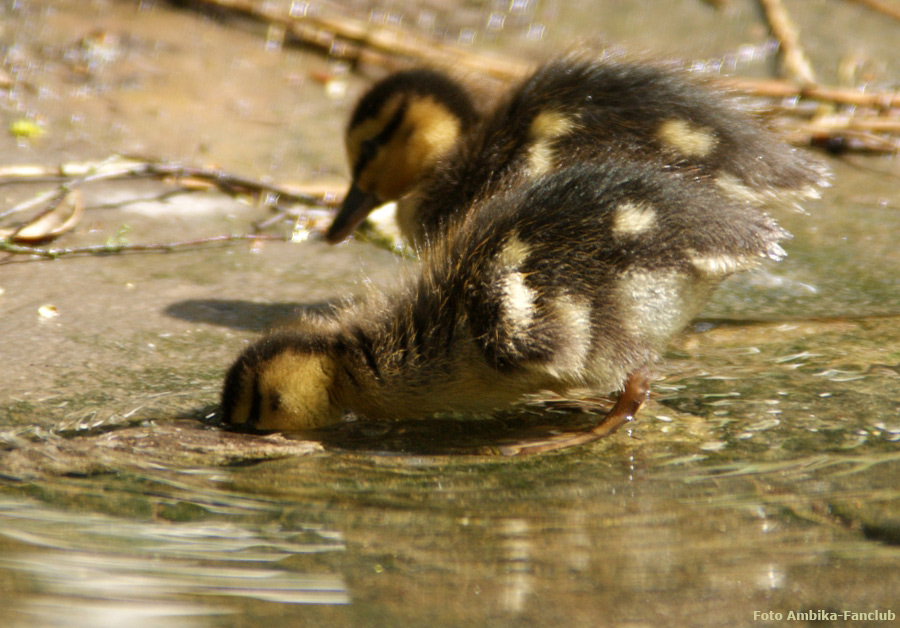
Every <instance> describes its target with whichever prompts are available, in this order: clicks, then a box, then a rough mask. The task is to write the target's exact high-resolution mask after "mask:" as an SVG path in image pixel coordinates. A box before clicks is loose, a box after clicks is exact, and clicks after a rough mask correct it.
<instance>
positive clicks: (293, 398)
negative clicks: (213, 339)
mask: <svg viewBox="0 0 900 628" xmlns="http://www.w3.org/2000/svg"><path fill="white" fill-rule="evenodd" d="M336 372H337V365H336V362H335V360H334V358H333V357H332V356H330V355H329V354H328V353H327V351H326V350H324V349H323V348H322V347H316V346H312V345H311V344H310V343H309V342H308V341H306V339H305V338H301V337H298V336H296V335H292V334H281V335H274V336H269V337H267V338H264V339H263V340H261V341H260V342H258V343H256V344H254V345H253V346H251V347H250V348H249V349H247V350H246V351H245V352H244V353H243V354H242V355H241V356H240V357H239V358H238V359H237V361H236V362H235V363H234V364H233V365H232V367H231V369H230V370H229V371H228V375H227V376H226V378H225V387H224V389H223V390H222V419H223V421H224V422H225V423H227V424H229V425H232V426H234V427H237V428H240V429H243V430H249V431H257V430H258V431H275V430H278V431H304V430H309V429H314V428H317V427H323V426H325V425H330V424H332V423H337V422H338V421H340V420H341V416H342V414H343V409H342V408H340V407H339V406H338V405H337V404H336V403H335V396H334V388H335V373H336Z"/></svg>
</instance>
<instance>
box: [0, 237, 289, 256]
mask: <svg viewBox="0 0 900 628" xmlns="http://www.w3.org/2000/svg"><path fill="white" fill-rule="evenodd" d="M240 240H251V241H257V240H275V241H278V242H287V241H288V238H285V237H283V236H276V235H270V234H248V233H243V234H237V235H218V236H211V237H208V238H196V239H194V240H183V241H181V242H166V243H155V244H127V243H108V244H96V245H92V246H76V247H61V248H52V249H50V248H43V247H35V246H24V245H21V244H13V243H12V242H10V241H9V240H0V251H2V252H5V253H9V254H11V255H34V256H37V257H42V258H45V259H58V258H60V257H72V256H85V255H111V254H114V253H129V252H148V251H150V252H170V251H175V250H177V249H183V248H190V247H198V246H204V245H207V244H216V243H220V242H237V241H240ZM6 263H9V259H7V260H2V261H0V264H6Z"/></svg>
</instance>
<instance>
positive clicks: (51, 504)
mask: <svg viewBox="0 0 900 628" xmlns="http://www.w3.org/2000/svg"><path fill="white" fill-rule="evenodd" d="M727 4H728V7H729V8H727V9H726V10H724V11H716V10H715V9H713V8H712V6H711V3H704V2H695V1H692V0H691V1H689V0H684V1H683V2H677V3H671V8H670V9H669V10H667V11H666V12H662V11H658V10H657V9H658V4H657V3H653V2H615V3H603V5H602V7H597V6H595V5H594V4H588V3H554V2H545V3H540V4H538V3H531V2H513V3H511V4H508V3H468V4H465V5H464V6H463V7H462V9H460V10H451V8H448V7H447V6H444V5H441V4H440V3H422V4H421V5H406V6H404V8H403V10H402V11H401V10H400V9H398V8H397V7H396V6H394V5H384V6H381V5H379V6H374V5H369V4H367V3H363V2H358V3H347V4H346V5H345V7H344V10H343V11H344V13H346V14H349V15H351V16H355V17H358V18H361V19H366V18H367V16H368V17H370V18H371V19H372V20H375V21H387V22H390V21H392V20H395V19H398V18H402V21H404V22H405V23H407V24H414V25H415V26H416V27H417V28H420V29H422V30H424V31H429V32H435V33H438V34H440V35H442V36H444V37H445V38H447V39H449V40H457V41H459V40H461V41H467V40H468V39H470V38H471V37H473V36H474V40H475V44H473V45H474V46H475V47H476V48H479V49H481V48H490V49H495V50H503V51H507V52H510V53H513V54H516V55H519V56H524V57H529V58H531V57H541V56H545V55H546V54H549V53H550V52H552V51H553V50H555V49H557V48H558V47H559V46H560V45H568V43H569V42H571V41H573V40H574V39H577V38H586V37H595V36H597V35H600V34H602V35H603V36H604V38H605V39H606V40H607V41H609V42H615V43H625V44H627V45H628V46H629V47H631V48H633V49H636V50H638V51H640V52H642V53H644V52H650V53H654V52H655V53H656V54H665V55H670V54H674V55H680V56H687V57H691V58H696V59H715V58H723V59H725V60H726V66H727V65H728V64H731V66H733V67H734V68H735V69H736V70H737V71H738V73H740V74H743V75H766V74H768V73H769V72H770V70H771V67H772V66H773V64H774V61H773V58H772V56H771V46H768V45H767V44H766V38H765V29H764V28H763V27H761V26H760V22H759V20H758V14H757V9H756V8H755V6H756V5H755V3H752V2H749V1H748V2H741V1H738V0H734V1H732V2H730V3H727ZM787 4H788V7H789V8H790V9H791V10H792V11H793V13H794V16H795V19H796V21H797V23H798V24H799V25H800V26H801V27H802V28H803V35H804V43H805V44H806V45H807V47H808V49H809V51H810V53H811V56H812V57H813V61H814V63H815V64H816V67H817V69H818V70H819V72H820V74H821V75H822V77H823V80H825V81H827V82H838V81H839V75H840V73H839V71H838V69H839V66H840V65H841V63H842V62H847V63H849V61H848V60H852V61H853V63H855V64H856V66H855V67H858V68H859V72H860V73H862V74H864V75H865V76H866V77H868V79H867V80H870V81H871V82H872V83H873V85H878V86H894V87H896V85H897V82H898V80H900V77H898V76H897V75H896V69H897V67H900V65H898V61H900V58H898V57H900V52H898V50H897V48H896V46H895V44H894V42H895V41H896V38H897V34H898V31H900V24H895V23H892V22H890V21H889V20H887V19H886V18H883V17H877V16H875V15H874V14H872V13H871V12H869V11H868V10H866V9H864V8H861V7H859V6H857V5H855V4H853V3H844V2H834V1H824V0H823V1H821V2H818V1H817V2H808V3H799V2H793V3H790V2H789V3H787ZM288 5H289V3H272V6H284V7H287V6H288ZM331 6H332V5H327V6H325V7H324V8H323V10H328V8H329V7H331ZM373 7H374V8H373ZM457 9H458V7H457ZM0 12H2V16H3V19H4V22H3V24H4V25H3V30H2V31H0V42H2V45H3V51H4V54H5V66H4V68H5V69H6V70H7V71H8V72H10V73H11V74H12V75H13V76H14V78H15V81H14V82H13V84H12V86H11V87H9V88H7V89H6V93H7V99H6V100H5V101H4V102H3V103H2V108H0V112H2V114H3V120H4V124H7V125H8V124H9V123H10V122H11V121H12V120H14V119H17V118H20V117H28V118H32V119H34V120H37V121H39V122H40V124H41V125H43V127H44V128H45V129H46V134H45V135H44V136H43V137H41V138H39V139H37V140H35V141H25V140H19V141H16V140H14V139H13V138H11V137H8V136H5V135H4V136H3V137H2V138H0V163H2V164H23V163H37V164H44V165H56V164H60V163H65V162H71V161H88V160H99V159H104V158H106V157H107V156H109V155H111V154H113V153H117V152H118V153H126V154H127V153H140V154H149V155H153V156H158V157H161V158H165V159H173V160H185V161H187V162H190V163H195V164H206V163H210V164H215V165H218V166H220V167H222V168H223V169H225V170H228V171H230V172H236V173H241V174H245V175H247V176H253V177H271V178H272V180H274V181H276V182H279V183H293V182H296V183H309V182H313V183H321V182H323V181H324V182H327V183H329V184H334V185H336V186H338V187H340V185H342V181H343V176H344V171H345V170H344V168H345V167H344V165H343V155H342V149H341V148H340V142H339V137H340V134H341V131H342V127H343V123H344V122H343V121H344V118H345V116H346V115H347V110H348V108H349V107H350V106H352V103H353V99H354V98H355V97H356V95H357V94H358V93H359V91H360V90H361V89H364V86H365V85H366V79H365V77H364V76H363V75H365V74H374V70H372V69H371V68H367V67H364V68H362V69H363V70H364V72H363V73H362V74H363V75H357V74H350V75H348V77H347V79H346V81H347V93H346V94H343V95H342V94H341V93H338V92H332V93H331V95H329V93H328V92H327V91H326V89H325V88H324V86H323V85H322V84H321V83H320V82H318V81H317V80H315V76H317V75H318V74H319V73H323V72H326V73H332V74H334V73H340V72H341V69H340V67H339V66H338V65H337V64H336V63H335V62H333V61H329V60H328V59H327V58H325V57H324V56H321V55H319V54H318V53H316V52H314V51H308V50H302V49H297V48H293V47H280V46H278V45H275V43H277V42H276V41H275V40H274V39H273V34H272V33H271V32H267V31H266V30H265V29H264V28H261V27H259V26H258V25H256V24H254V23H253V22H251V21H248V20H243V19H233V18H230V17H228V16H227V15H224V14H217V13H215V12H212V13H208V14H207V13H203V12H192V11H187V10H176V9H174V8H173V7H172V6H170V5H169V4H167V3H164V2H147V1H145V2H125V1H121V2H109V1H97V2H80V1H76V0H69V1H66V0H57V1H54V2H51V1H49V0H45V1H43V2H42V1H25V2H22V1H19V2H11V1H10V2H2V3H0ZM501 18H502V20H501ZM501 22H502V28H500V27H498V24H500V23H501ZM101 32H103V33H106V35H104V36H101V35H100V34H99V33H101ZM561 42H564V44H563V43H561ZM844 65H846V63H845V64H844ZM830 161H831V165H832V168H833V169H834V172H835V177H834V186H833V188H832V189H830V190H828V191H827V193H826V195H825V198H824V199H823V200H822V201H819V202H815V203H810V204H808V206H807V210H808V211H807V213H800V212H793V211H791V210H783V211H780V212H779V213H778V215H777V217H778V219H779V221H780V222H781V223H782V224H783V225H784V226H785V227H786V228H788V229H789V230H790V231H791V232H792V233H793V234H794V239H793V240H792V241H790V242H788V243H787V246H786V248H787V249H788V252H789V257H788V259H787V260H785V261H784V262H783V263H781V264H778V265H777V266H770V267H768V268H766V269H765V270H763V271H760V272H758V273H754V274H751V275H747V276H743V277H739V278H736V279H733V280H730V281H729V282H727V283H726V284H725V285H724V286H723V287H722V288H721V289H720V290H719V292H718V293H717V295H716V297H715V298H714V300H713V302H712V303H710V305H709V306H708V307H707V308H706V309H705V310H704V312H703V313H702V314H701V317H700V319H698V321H696V322H695V324H694V325H693V326H692V328H691V329H690V330H688V332H687V333H686V334H685V335H684V336H683V337H682V338H680V339H679V340H678V341H677V342H676V343H674V344H673V346H672V347H671V349H670V351H669V353H668V355H667V356H666V358H667V359H666V362H665V365H664V367H663V369H662V370H661V372H660V374H659V375H660V378H659V380H658V381H656V382H655V383H654V395H653V398H652V400H651V402H650V403H649V404H648V406H647V407H646V408H644V410H642V412H641V414H640V416H639V418H638V420H637V421H636V422H635V423H633V424H632V425H630V426H629V429H628V430H623V431H621V432H619V433H618V434H616V435H615V436H613V437H611V438H609V439H606V440H604V441H601V442H598V443H595V444H591V445H588V446H584V447H578V448H573V449H567V450H563V451H560V452H556V453H551V454H546V455H535V456H524V457H514V458H506V457H503V456H497V455H486V454H483V453H479V452H482V451H484V447H483V445H484V444H485V442H486V441H485V439H487V440H488V441H489V440H490V438H498V435H501V436H504V435H505V436H508V435H509V434H510V433H512V434H513V435H515V434H516V433H517V432H515V430H516V429H519V430H521V429H523V428H522V427H521V426H519V427H516V426H515V422H516V421H515V419H511V418H510V417H506V420H500V421H497V422H494V423H488V424H486V425H481V424H478V425H477V427H476V426H473V424H469V425H466V424H460V423H458V422H456V423H454V422H446V423H437V422H436V423H433V424H423V423H411V424H407V425H404V426H402V428H401V429H398V430H394V431H393V432H390V433H379V432H377V431H366V430H364V429H359V430H356V431H354V430H355V429H356V428H354V427H353V426H351V427H349V428H348V430H349V431H350V434H349V436H350V438H347V434H343V435H340V434H339V435H337V436H336V437H335V438H334V439H331V440H329V439H326V440H325V441H324V442H323V443H322V444H319V443H310V442H306V441H299V440H292V439H289V438H285V437H280V436H269V437H259V436H247V435H240V434H230V433H225V432H222V431H220V430H216V429H212V428H209V427H207V426H206V425H205V424H204V423H203V422H201V421H200V420H199V419H202V418H203V417H204V416H206V415H207V414H209V413H210V412H212V411H213V410H214V406H215V403H216V400H217V396H218V391H219V388H220V385H221V377H222V375H223V372H224V369H225V367H226V366H227V365H228V363H229V360H231V359H232V358H233V357H234V355H235V354H236V353H237V352H238V351H239V350H240V348H241V347H242V346H244V343H245V342H247V341H249V340H250V339H252V338H254V337H255V336H256V335H257V334H258V333H259V332H260V331H261V330H263V329H264V328H265V327H266V326H267V325H269V324H271V323H273V322H275V321H277V320H279V319H283V318H285V317H289V316H290V315H291V314H292V312H294V311H296V310H297V309H298V308H300V307H306V306H316V305H321V304H323V303H326V302H328V301H329V300H331V299H334V298H335V297H339V296H342V295H344V294H346V293H349V292H354V291H360V290H362V289H364V286H365V285H366V284H367V283H374V284H376V285H379V284H381V283H384V282H389V281H391V280H392V279H393V277H395V276H396V275H397V274H398V273H400V272H402V270H403V268H404V267H405V266H407V265H408V264H409V262H408V261H404V260H401V259H399V258H397V257H395V256H393V255H391V254H390V253H388V252H386V251H383V250H380V249H378V248H376V247H373V246H371V245H367V244H365V243H361V242H353V243H350V244H347V245H344V246H340V247H336V248H330V247H327V246H326V245H324V244H322V243H319V242H315V241H307V242H303V243H299V244H287V243H277V242H267V243H261V244H260V243H257V244H255V245H248V244H237V245H230V246H221V247H211V248H204V249H195V250H189V251H182V252H178V253H170V254H143V255H119V256H109V257H90V258H70V259H61V260H58V261H55V262H46V261H30V260H17V261H15V262H13V263H7V264H4V265H2V266H0V289H2V292H0V312H2V315H0V337H2V338H3V339H4V340H3V342H2V344H0V373H2V376H0V600H2V604H0V623H2V625H4V626H11V627H15V628H19V627H26V626H27V627H31V626H53V627H56V626H60V627H71V626H120V625H127V626H139V627H140V626H154V627H155V626H173V627H174V626H178V627H182V626H189V627H194V626H197V627H207V626H236V627H237V626H257V625H260V624H261V623H262V622H266V623H267V624H268V625H274V626H294V625H304V626H306V625H309V626H318V625H321V626H335V625H384V626H392V625H432V626H464V625H465V626H472V625H490V626H506V625H509V626H513V625H515V626H522V625H525V626H529V625H533V626H552V625H571V626H598V625H616V626H632V627H638V626H657V625H659V626H663V625H665V626H669V625H691V626H721V625H726V624H734V625H754V624H763V625H776V624H779V623H787V622H788V620H787V618H788V613H789V612H791V611H794V612H808V611H816V612H818V611H820V610H821V611H823V612H825V611H827V612H835V613H842V612H843V611H845V610H846V611H849V612H853V613H877V612H881V613H887V612H893V613H894V614H895V615H896V614H898V613H900V605H898V603H897V602H896V598H897V596H896V591H897V585H898V576H897V566H898V562H900V549H898V544H900V501H898V500H900V483H898V481H897V477H900V445H898V443H900V325H898V315H900V252H898V249H897V247H896V234H897V233H898V232H900V193H898V178H900V166H898V162H897V161H896V159H894V158H884V157H875V156H859V155H857V156H851V157H847V158H846V159H844V160H840V161H839V160H835V159H831V160H830ZM39 189H41V188H40V186H29V187H27V188H26V187H23V186H5V187H0V198H2V199H3V203H4V205H3V207H7V206H10V205H12V204H14V203H16V202H19V201H21V200H22V199H23V198H27V197H28V196H29V195H31V194H34V193H35V192H36V191H37V190H39ZM171 190H172V188H171V187H169V186H167V185H166V184H164V183H140V184H136V183H134V182H129V183H105V184H102V185H97V186H93V187H91V188H89V189H86V191H85V205H86V207H87V214H86V216H85V218H84V219H83V221H82V223H81V225H80V226H79V228H78V229H77V230H76V231H75V232H74V233H72V234H69V235H67V236H65V237H64V238H63V239H62V240H61V241H60V243H61V244H65V245H77V244H86V243H97V242H104V241H106V240H107V239H109V238H110V237H121V238H126V239H128V240H129V241H148V242H164V241H170V240H176V239H182V238H184V237H185V236H187V235H189V236H190V237H199V236H202V235H214V234H220V233H229V232H244V231H247V230H248V229H249V225H250V224H251V223H252V222H253V221H255V220H259V219H260V218H265V217H267V216H268V215H267V214H265V212H263V211H262V210H260V209H258V208H255V207H254V206H252V205H251V204H246V203H242V202H238V201H235V200H233V199H230V198H227V197H224V196H221V195H217V194H214V193H211V192H202V191H198V192H193V193H180V194H176V195H171V194H170V193H171ZM0 211H2V208H0ZM117 234H118V235H117ZM47 305H53V306H54V307H55V313H56V314H57V315H56V316H51V317H46V316H42V315H41V314H40V312H41V311H43V312H45V313H46V312H47V311H48V310H47V309H44V310H41V307H42V306H47ZM51 311H52V310H51ZM554 412H555V413H556V414H551V416H557V417H559V419H558V420H559V421H560V422H565V421H569V422H572V423H578V422H579V421H580V420H583V419H584V415H583V414H582V413H581V408H580V406H579V405H578V404H574V405H573V404H569V405H565V404H562V405H559V406H558V407H556V409H555V410H554ZM540 416H542V417H544V418H546V416H548V415H546V414H544V415H540ZM538 422H539V421H538ZM528 429H530V428H528ZM510 430H513V431H512V432H510ZM448 454H449V455H448ZM755 612H757V613H765V612H771V613H781V614H782V618H783V621H782V622H779V621H764V619H763V618H762V616H760V615H754V613H755ZM879 617H881V616H866V617H863V616H858V617H853V616H850V615H848V616H846V617H845V616H844V615H840V616H839V617H838V618H837V619H835V620H833V621H832V620H828V621H826V622H824V624H821V623H820V624H819V625H848V626H862V625H888V624H889V623H890V622H888V621H882V620H881V619H879ZM798 622H799V625H808V624H811V623H812V621H806V620H797V621H791V622H790V623H791V624H792V625H797V624H798Z"/></svg>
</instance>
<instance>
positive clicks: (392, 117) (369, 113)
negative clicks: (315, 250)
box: [325, 70, 476, 244]
mask: <svg viewBox="0 0 900 628" xmlns="http://www.w3.org/2000/svg"><path fill="white" fill-rule="evenodd" d="M475 120H476V112H475V107H474V105H473V104H472V100H471V98H470V96H469V94H468V92H467V91H466V89H465V88H463V87H462V86H461V85H459V84H458V83H456V82H455V81H453V80H452V79H450V78H449V77H447V76H445V75H443V74H440V73H438V72H434V71H432V70H409V71H404V72H398V73H396V74H392V75H391V76H389V77H387V78H385V79H383V80H382V81H380V82H379V83H377V84H376V85H375V86H374V87H372V89H370V90H369V91H368V92H367V93H366V94H365V95H364V96H363V97H362V98H361V99H360V101H359V103H358V104H357V105H356V108H355V109H354V111H353V115H352V116H351V117H350V124H349V125H348V127H347V134H346V137H345V144H346V149H347V159H348V162H349V164H350V168H351V170H352V177H353V180H352V183H351V184H350V189H349V191H348V192H347V195H346V197H345V198H344V202H343V205H342V206H341V208H340V210H339V211H338V213H337V216H335V219H334V222H332V223H331V226H330V227H329V229H328V232H327V233H326V236H325V237H326V239H327V240H328V242H330V243H332V244H335V243H337V242H340V241H341V240H343V239H344V238H346V237H347V236H348V235H350V234H351V233H352V232H353V230H354V229H355V228H356V227H357V225H359V223H360V222H362V221H363V220H364V219H365V217H366V216H367V215H368V214H369V212H370V211H372V209H374V208H375V207H377V206H378V205H380V204H382V203H386V202H389V201H393V200H396V199H399V198H400V197H401V196H403V195H405V194H406V193H407V192H409V191H410V190H412V189H413V188H414V187H415V185H416V184H417V183H419V182H420V181H421V180H422V179H424V178H425V177H426V176H427V175H428V174H429V172H431V170H432V169H433V168H434V166H435V165H436V164H437V162H438V160H440V159H441V157H443V156H445V155H447V154H448V153H449V152H450V151H451V150H452V149H453V147H454V145H455V144H456V142H457V140H458V139H459V137H460V136H461V135H462V134H463V133H464V132H465V131H466V129H467V128H468V127H469V126H471V125H472V124H474V122H475Z"/></svg>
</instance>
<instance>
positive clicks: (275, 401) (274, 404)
mask: <svg viewBox="0 0 900 628" xmlns="http://www.w3.org/2000/svg"><path fill="white" fill-rule="evenodd" d="M280 409H281V395H279V394H278V393H272V396H271V397H270V398H269V410H270V411H271V412H278V411H279V410H280Z"/></svg>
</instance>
